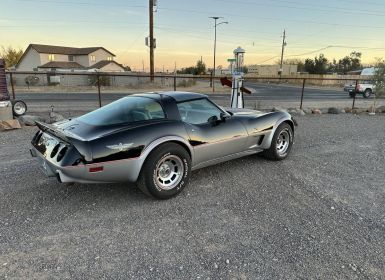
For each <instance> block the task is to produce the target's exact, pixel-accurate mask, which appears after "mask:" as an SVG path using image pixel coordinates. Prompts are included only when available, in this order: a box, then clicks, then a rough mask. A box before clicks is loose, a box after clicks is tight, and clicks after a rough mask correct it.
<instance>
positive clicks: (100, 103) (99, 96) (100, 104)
mask: <svg viewBox="0 0 385 280" xmlns="http://www.w3.org/2000/svg"><path fill="white" fill-rule="evenodd" d="M96 78H97V79H98V99H99V108H100V107H102V96H101V93H100V75H99V73H98V74H96Z"/></svg>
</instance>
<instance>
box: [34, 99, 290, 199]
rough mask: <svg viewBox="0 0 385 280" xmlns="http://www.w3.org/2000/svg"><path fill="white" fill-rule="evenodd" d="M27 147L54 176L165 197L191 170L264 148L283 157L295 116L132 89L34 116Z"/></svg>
mask: <svg viewBox="0 0 385 280" xmlns="http://www.w3.org/2000/svg"><path fill="white" fill-rule="evenodd" d="M38 127H39V128H40V130H39V131H38V132H37V133H36V135H35V136H34V137H33V139H32V148H31V154H32V155H33V156H35V157H37V159H38V160H39V162H40V164H41V166H42V167H43V170H44V172H45V173H46V175H48V176H54V177H56V178H57V179H58V180H59V181H60V182H80V183H107V182H137V184H138V186H139V188H140V189H141V190H142V191H143V192H144V193H146V194H148V195H151V196H154V197H156V198H169V197H172V196H174V195H176V194H178V193H179V192H180V191H181V190H182V189H183V188H184V187H185V186H186V184H187V182H188V180H189V177H190V173H191V171H192V170H195V169H198V168H202V167H206V166H209V165H213V164H216V163H220V162H223V161H227V160H231V159H234V158H239V157H242V156H246V155H251V154H255V153H260V152H261V153H263V154H264V155H265V156H266V157H268V158H270V159H273V160H282V159H284V158H286V157H287V156H288V154H289V152H290V150H291V147H292V144H293V139H294V121H293V119H292V117H291V116H290V115H289V114H288V113H285V112H270V113H261V112H258V111H253V110H246V109H229V110H224V109H222V108H221V107H219V106H217V105H216V104H214V103H213V102H212V101H210V100H209V99H208V97H207V96H205V95H202V94H197V93H189V92H162V93H144V94H135V95H131V96H127V97H124V98H121V99H119V100H117V101H115V102H112V103H110V104H108V105H106V106H104V107H102V108H100V109H97V110H95V111H92V112H90V113H87V114H85V115H83V116H80V117H77V118H74V119H69V120H66V121H62V122H58V123H55V124H52V125H49V124H45V123H38Z"/></svg>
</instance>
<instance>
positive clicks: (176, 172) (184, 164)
mask: <svg viewBox="0 0 385 280" xmlns="http://www.w3.org/2000/svg"><path fill="white" fill-rule="evenodd" d="M162 173H163V174H162ZM190 173H191V157H190V155H189V153H188V152H187V151H186V150H185V149H184V148H183V147H182V146H180V145H178V144H176V143H165V144H162V145H160V146H159V147H157V148H155V149H154V150H153V151H152V152H151V153H150V155H149V156H148V157H147V159H146V161H145V163H144V164H143V167H142V170H141V172H140V176H139V179H138V182H137V186H138V187H139V189H140V190H141V191H142V192H143V193H145V194H147V195H149V196H152V197H155V198H158V199H168V198H171V197H173V196H175V195H177V194H178V193H180V192H181V191H182V190H183V189H184V187H185V186H186V185H187V184H188V181H189V178H190Z"/></svg>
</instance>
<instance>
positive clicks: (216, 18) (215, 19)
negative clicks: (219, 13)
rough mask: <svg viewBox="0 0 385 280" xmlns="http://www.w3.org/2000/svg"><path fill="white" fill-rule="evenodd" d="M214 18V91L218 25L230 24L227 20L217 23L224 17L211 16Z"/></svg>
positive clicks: (213, 84)
mask: <svg viewBox="0 0 385 280" xmlns="http://www.w3.org/2000/svg"><path fill="white" fill-rule="evenodd" d="M210 18H212V19H214V66H213V74H212V77H211V79H212V86H213V92H215V55H216V51H217V26H218V25H220V24H228V22H227V21H224V22H220V23H217V20H218V19H220V18H223V17H210Z"/></svg>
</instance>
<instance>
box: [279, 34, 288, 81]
mask: <svg viewBox="0 0 385 280" xmlns="http://www.w3.org/2000/svg"><path fill="white" fill-rule="evenodd" d="M285 46H286V30H285V29H284V30H283V39H282V53H281V64H280V68H279V78H282V72H283V53H284V52H285Z"/></svg>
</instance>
